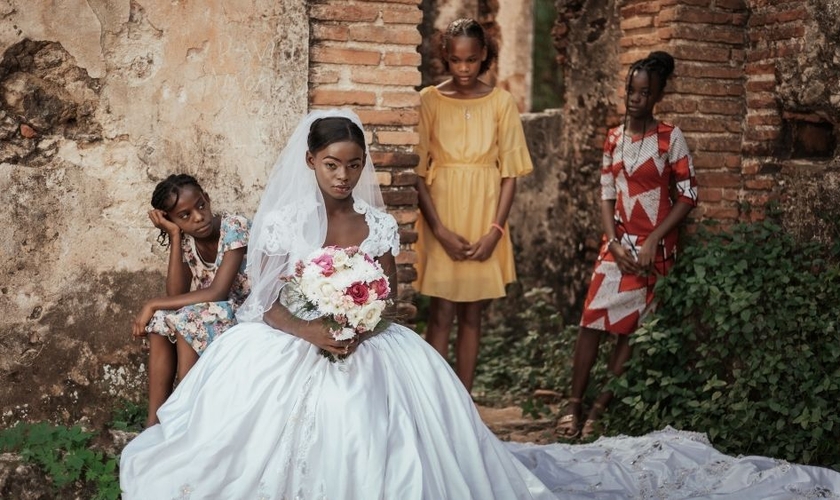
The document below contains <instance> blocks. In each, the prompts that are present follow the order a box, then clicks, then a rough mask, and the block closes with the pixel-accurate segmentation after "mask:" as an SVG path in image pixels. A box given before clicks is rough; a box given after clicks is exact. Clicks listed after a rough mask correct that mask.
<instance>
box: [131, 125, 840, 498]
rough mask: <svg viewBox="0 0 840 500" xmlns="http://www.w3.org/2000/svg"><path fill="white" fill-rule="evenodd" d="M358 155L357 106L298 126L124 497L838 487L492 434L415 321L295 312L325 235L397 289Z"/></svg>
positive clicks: (799, 470)
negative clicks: (299, 282) (355, 324)
mask: <svg viewBox="0 0 840 500" xmlns="http://www.w3.org/2000/svg"><path fill="white" fill-rule="evenodd" d="M366 152H367V147H366V144H365V140H364V134H363V130H362V126H361V123H360V121H359V119H358V117H357V116H356V115H355V114H354V113H352V112H350V111H344V110H332V111H316V112H313V113H310V114H309V115H308V116H307V117H306V118H305V119H304V120H303V121H302V122H301V124H300V125H299V126H298V127H297V129H296V130H295V132H294V134H293V135H292V137H291V139H290V141H289V144H288V146H287V147H286V148H285V149H284V151H283V153H282V154H281V156H280V158H279V160H278V162H277V164H276V165H275V167H274V169H273V171H272V174H271V177H270V178H269V182H268V186H267V187H266V192H265V193H264V195H263V197H262V201H261V203H260V207H259V210H258V211H257V214H256V216H255V217H254V223H253V227H252V232H251V240H250V241H249V245H248V273H249V277H250V279H251V283H252V295H251V296H250V297H249V299H248V301H247V302H246V303H245V305H243V307H242V309H240V312H239V316H240V321H241V323H240V324H239V325H237V326H235V327H233V328H232V329H230V330H229V331H227V332H226V333H225V334H224V335H222V336H221V337H219V339H218V340H216V341H215V342H214V343H213V344H212V345H211V346H210V347H209V348H208V349H207V350H206V351H205V353H204V355H202V357H201V358H200V360H199V361H198V363H197V364H196V365H195V367H194V368H193V369H192V370H191V371H190V373H189V375H188V376H187V377H186V378H185V379H184V380H183V382H182V383H181V384H180V385H179V386H178V388H177V389H176V390H175V392H174V393H173V394H172V396H171V397H170V398H169V400H168V401H167V402H166V404H164V405H163V407H161V408H160V410H159V411H158V417H159V420H160V424H158V425H155V426H153V427H150V428H148V429H146V430H145V431H144V432H143V433H141V434H140V435H139V436H137V438H135V439H134V440H133V441H131V442H130V443H129V444H128V445H127V446H126V448H125V449H124V450H123V453H122V457H121V462H120V485H121V487H122V490H123V497H122V498H123V499H125V500H133V499H142V500H159V499H166V500H169V499H173V498H175V499H191V500H197V499H230V500H240V499H241V500H244V499H263V500H269V499H270V500H281V499H331V500H333V499H335V500H344V499H364V500H367V499H387V500H390V499H395V500H403V499H428V500H442V499H451V500H462V499H463V500H465V499H475V500H490V499H503V500H506V499H554V498H561V499H567V498H570V499H575V498H599V499H621V498H731V499H745V498H756V499H768V498H772V499H787V498H840V496H838V494H837V492H838V491H840V474H837V473H835V472H833V471H829V470H828V469H821V468H816V467H805V466H795V465H790V464H787V463H785V462H780V461H775V460H772V459H767V458H762V457H745V458H732V457H727V456H725V455H722V454H720V453H718V452H716V451H715V450H714V449H713V448H712V447H711V446H709V444H708V443H707V442H706V441H705V439H704V438H703V436H702V435H697V434H692V433H681V432H676V431H671V430H666V431H662V432H659V433H653V434H650V435H647V436H643V437H640V438H610V439H601V440H599V441H597V442H596V443H594V444H591V445H583V446H569V445H560V444H558V445H547V446H536V445H522V444H515V443H503V442H501V441H499V440H498V439H497V438H496V437H495V436H494V435H493V434H492V433H491V432H490V431H489V430H488V429H487V427H486V426H485V425H484V424H483V423H482V422H481V420H480V418H479V416H478V413H477V411H476V409H475V406H474V404H473V402H472V400H471V398H470V396H469V394H468V393H467V392H466V390H465V389H464V387H463V385H462V384H461V383H460V381H459V380H458V378H457V377H456V376H455V374H454V372H453V371H452V370H451V369H450V367H449V366H448V364H447V363H446V361H445V360H444V359H443V358H441V357H440V355H438V353H437V351H435V350H434V349H433V348H431V347H430V346H429V345H428V344H427V343H426V342H425V341H424V340H422V339H421V338H420V336H418V335H417V334H416V333H415V332H413V331H411V330H409V329H407V328H405V327H403V326H400V325H397V324H391V325H389V326H388V327H387V328H386V329H384V331H382V332H379V333H378V334H377V335H368V336H364V337H362V338H361V339H359V341H350V342H346V341H337V340H334V339H333V338H332V336H331V335H330V333H329V328H328V327H327V326H326V323H325V322H324V321H322V320H319V319H310V320H304V319H301V318H296V317H295V316H293V315H292V314H291V313H290V312H289V309H288V308H287V307H286V306H290V307H292V306H294V304H289V303H286V302H288V301H287V300H285V299H284V298H285V297H289V296H294V295H293V294H287V293H285V292H282V293H281V291H282V289H283V287H284V286H293V285H289V284H287V282H286V281H283V280H281V279H279V278H280V277H281V276H287V275H290V274H291V273H292V272H293V271H294V264H295V262H297V261H298V259H301V258H304V257H305V256H306V255H307V254H309V253H310V252H311V251H312V250H314V249H317V248H320V247H323V246H338V247H350V246H360V248H361V250H362V251H364V252H366V253H367V254H369V255H371V256H373V257H374V258H376V259H377V260H378V261H379V263H380V264H381V265H382V267H383V269H384V270H385V271H386V272H387V273H388V274H389V276H391V279H392V283H391V289H392V290H396V283H395V278H394V276H395V274H396V265H395V262H394V255H395V254H396V253H397V252H398V251H399V238H398V235H397V224H396V221H395V220H394V218H393V217H392V216H390V215H388V214H387V213H386V212H385V211H384V205H383V203H382V197H381V194H380V192H379V188H378V186H377V184H376V178H375V173H374V170H373V165H372V163H371V161H370V157H369V155H367V154H366ZM278 297H280V299H279V300H278ZM290 300H291V299H290ZM322 351H328V352H330V353H333V354H336V355H344V354H347V356H346V357H345V358H344V359H341V360H339V361H337V362H332V361H330V360H329V359H327V358H326V357H324V356H323V355H322Z"/></svg>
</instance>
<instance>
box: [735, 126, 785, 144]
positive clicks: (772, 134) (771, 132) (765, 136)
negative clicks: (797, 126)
mask: <svg viewBox="0 0 840 500" xmlns="http://www.w3.org/2000/svg"><path fill="white" fill-rule="evenodd" d="M780 133H781V132H780V130H779V128H778V127H773V128H766V127H761V128H750V127H748V128H747V130H746V131H745V132H744V140H747V141H775V140H776V139H778V138H779V134H780Z"/></svg>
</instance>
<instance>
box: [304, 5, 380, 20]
mask: <svg viewBox="0 0 840 500" xmlns="http://www.w3.org/2000/svg"><path fill="white" fill-rule="evenodd" d="M309 17H310V18H312V19H318V20H322V21H350V22H358V23H364V22H373V21H376V20H377V19H378V18H379V6H378V5H365V4H355V5H352V4H351V5H348V4H347V3H345V2H337V3H333V4H316V5H313V6H312V8H311V9H310V10H309Z"/></svg>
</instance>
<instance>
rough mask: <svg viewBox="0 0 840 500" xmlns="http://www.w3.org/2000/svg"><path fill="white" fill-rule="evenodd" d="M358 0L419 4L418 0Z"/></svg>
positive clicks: (361, 0)
mask: <svg viewBox="0 0 840 500" xmlns="http://www.w3.org/2000/svg"><path fill="white" fill-rule="evenodd" d="M359 1H360V2H377V3H405V4H409V5H420V0H359Z"/></svg>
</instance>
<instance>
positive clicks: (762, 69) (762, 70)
mask: <svg viewBox="0 0 840 500" xmlns="http://www.w3.org/2000/svg"><path fill="white" fill-rule="evenodd" d="M744 73H745V74H747V75H775V74H776V63H775V62H760V63H759V62H750V63H747V64H746V65H745V66H744Z"/></svg>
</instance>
